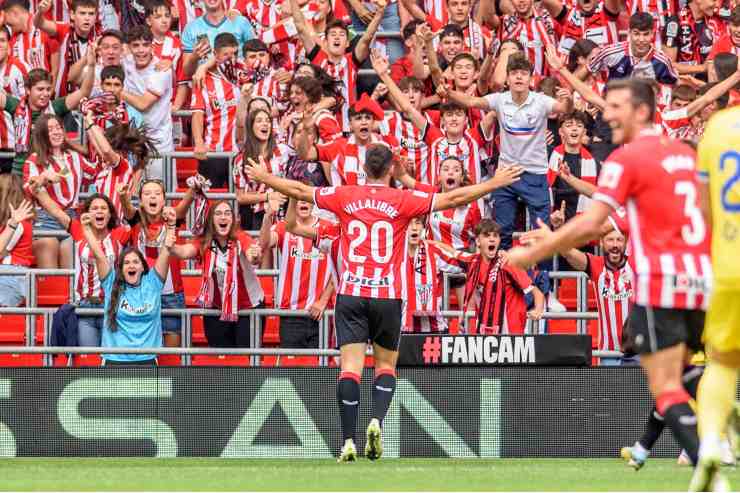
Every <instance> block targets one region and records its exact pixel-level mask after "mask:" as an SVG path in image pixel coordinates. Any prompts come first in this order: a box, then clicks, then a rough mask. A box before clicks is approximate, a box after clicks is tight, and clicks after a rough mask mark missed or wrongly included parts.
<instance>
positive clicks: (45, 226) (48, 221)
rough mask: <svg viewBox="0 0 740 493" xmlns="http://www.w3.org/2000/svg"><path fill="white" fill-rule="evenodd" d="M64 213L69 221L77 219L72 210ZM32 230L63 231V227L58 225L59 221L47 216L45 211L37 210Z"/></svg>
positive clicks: (49, 215)
mask: <svg viewBox="0 0 740 493" xmlns="http://www.w3.org/2000/svg"><path fill="white" fill-rule="evenodd" d="M65 212H66V213H67V215H69V217H70V219H74V218H75V217H77V213H76V212H75V210H74V209H67V210H66V211H65ZM33 229H40V230H43V231H54V230H61V231H64V229H65V228H64V226H62V225H61V224H59V221H57V220H56V219H54V217H52V215H51V214H49V213H48V212H46V211H45V210H39V211H37V212H36V222H35V223H34V224H33ZM65 238H69V236H66V237H65ZM60 241H61V239H60Z"/></svg>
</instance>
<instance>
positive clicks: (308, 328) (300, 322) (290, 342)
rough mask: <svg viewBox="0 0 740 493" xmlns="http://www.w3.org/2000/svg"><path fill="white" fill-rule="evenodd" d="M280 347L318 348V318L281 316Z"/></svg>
mask: <svg viewBox="0 0 740 493" xmlns="http://www.w3.org/2000/svg"><path fill="white" fill-rule="evenodd" d="M280 347H281V348H298V349H314V348H316V349H318V347H319V322H318V320H314V319H312V318H308V317H280Z"/></svg>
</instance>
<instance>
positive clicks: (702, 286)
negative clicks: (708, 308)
mask: <svg viewBox="0 0 740 493" xmlns="http://www.w3.org/2000/svg"><path fill="white" fill-rule="evenodd" d="M672 277H673V289H674V290H676V291H678V292H695V291H700V292H702V293H706V292H709V282H708V281H709V280H708V279H706V278H704V277H699V276H690V275H688V274H676V275H675V276H672Z"/></svg>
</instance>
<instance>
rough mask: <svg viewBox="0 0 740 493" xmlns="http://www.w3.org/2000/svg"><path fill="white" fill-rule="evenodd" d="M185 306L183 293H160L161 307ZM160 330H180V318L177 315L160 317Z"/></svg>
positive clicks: (176, 331) (177, 332)
mask: <svg viewBox="0 0 740 493" xmlns="http://www.w3.org/2000/svg"><path fill="white" fill-rule="evenodd" d="M165 308H182V309H184V308H185V293H172V294H163V295H162V309H165ZM162 332H163V333H164V332H174V333H175V334H179V333H180V332H182V319H181V318H180V317H179V316H174V317H173V316H169V317H165V316H163V317H162Z"/></svg>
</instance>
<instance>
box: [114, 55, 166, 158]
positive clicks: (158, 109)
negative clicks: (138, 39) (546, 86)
mask: <svg viewBox="0 0 740 493" xmlns="http://www.w3.org/2000/svg"><path fill="white" fill-rule="evenodd" d="M157 62H158V60H157V59H156V58H153V59H152V61H151V62H150V63H149V65H147V66H146V68H143V69H137V68H136V64H135V63H134V58H133V56H131V55H127V56H125V57H123V69H124V71H125V72H126V81H125V82H124V89H125V90H126V91H129V92H131V93H132V94H137V95H140V96H141V95H143V94H144V93H145V92H147V91H149V92H151V93H152V94H156V95H158V96H159V99H158V100H157V101H156V102H155V103H154V104H153V105H152V107H151V108H149V109H148V110H147V111H143V112H142V113H141V114H142V116H143V117H144V124H145V125H146V126H147V129H148V135H149V137H150V138H151V139H153V140H154V141H155V146H156V148H157V150H158V151H159V152H172V151H173V150H174V143H173V142H172V113H171V110H172V106H171V101H172V70H166V71H164V72H158V71H157V70H156V69H155V68H154V67H155V66H156V64H157Z"/></svg>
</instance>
